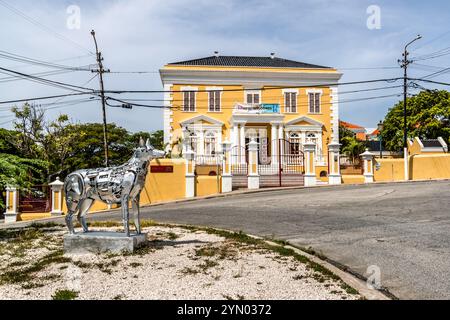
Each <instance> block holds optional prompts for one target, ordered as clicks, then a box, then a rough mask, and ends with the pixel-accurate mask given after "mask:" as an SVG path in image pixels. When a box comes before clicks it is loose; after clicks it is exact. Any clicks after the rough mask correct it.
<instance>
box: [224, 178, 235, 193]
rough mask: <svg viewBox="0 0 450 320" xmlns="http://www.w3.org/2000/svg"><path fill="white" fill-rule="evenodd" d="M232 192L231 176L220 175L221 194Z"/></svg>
mask: <svg viewBox="0 0 450 320" xmlns="http://www.w3.org/2000/svg"><path fill="white" fill-rule="evenodd" d="M231 191H233V176H231V175H222V192H223V193H225V192H231Z"/></svg>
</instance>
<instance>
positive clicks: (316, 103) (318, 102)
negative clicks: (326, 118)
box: [315, 93, 320, 113]
mask: <svg viewBox="0 0 450 320" xmlns="http://www.w3.org/2000/svg"><path fill="white" fill-rule="evenodd" d="M315 98H316V99H315V100H316V101H315V105H316V113H320V93H316V97H315Z"/></svg>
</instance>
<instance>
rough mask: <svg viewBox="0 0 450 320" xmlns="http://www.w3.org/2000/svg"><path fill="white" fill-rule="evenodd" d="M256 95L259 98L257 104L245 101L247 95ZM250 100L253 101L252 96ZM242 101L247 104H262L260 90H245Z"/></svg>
mask: <svg viewBox="0 0 450 320" xmlns="http://www.w3.org/2000/svg"><path fill="white" fill-rule="evenodd" d="M249 94H251V95H256V94H257V95H258V96H259V99H258V100H259V102H258V103H254V102H248V100H247V95H249ZM252 99H253V100H254V96H252ZM244 101H245V103H247V104H261V103H262V94H261V90H245V91H244Z"/></svg>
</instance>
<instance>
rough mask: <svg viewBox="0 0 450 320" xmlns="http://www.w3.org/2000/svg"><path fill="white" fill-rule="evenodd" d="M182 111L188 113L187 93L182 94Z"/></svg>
mask: <svg viewBox="0 0 450 320" xmlns="http://www.w3.org/2000/svg"><path fill="white" fill-rule="evenodd" d="M183 104H184V105H183V110H184V111H189V92H183Z"/></svg>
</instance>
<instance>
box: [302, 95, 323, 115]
mask: <svg viewBox="0 0 450 320" xmlns="http://www.w3.org/2000/svg"><path fill="white" fill-rule="evenodd" d="M311 94H314V110H313V111H312V112H311V98H310V95H311ZM316 94H318V95H319V111H318V112H317V111H316V107H317V106H316V103H315V101H316V96H315V95H316ZM306 96H307V98H308V113H309V114H321V113H322V90H317V89H312V90H306Z"/></svg>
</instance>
